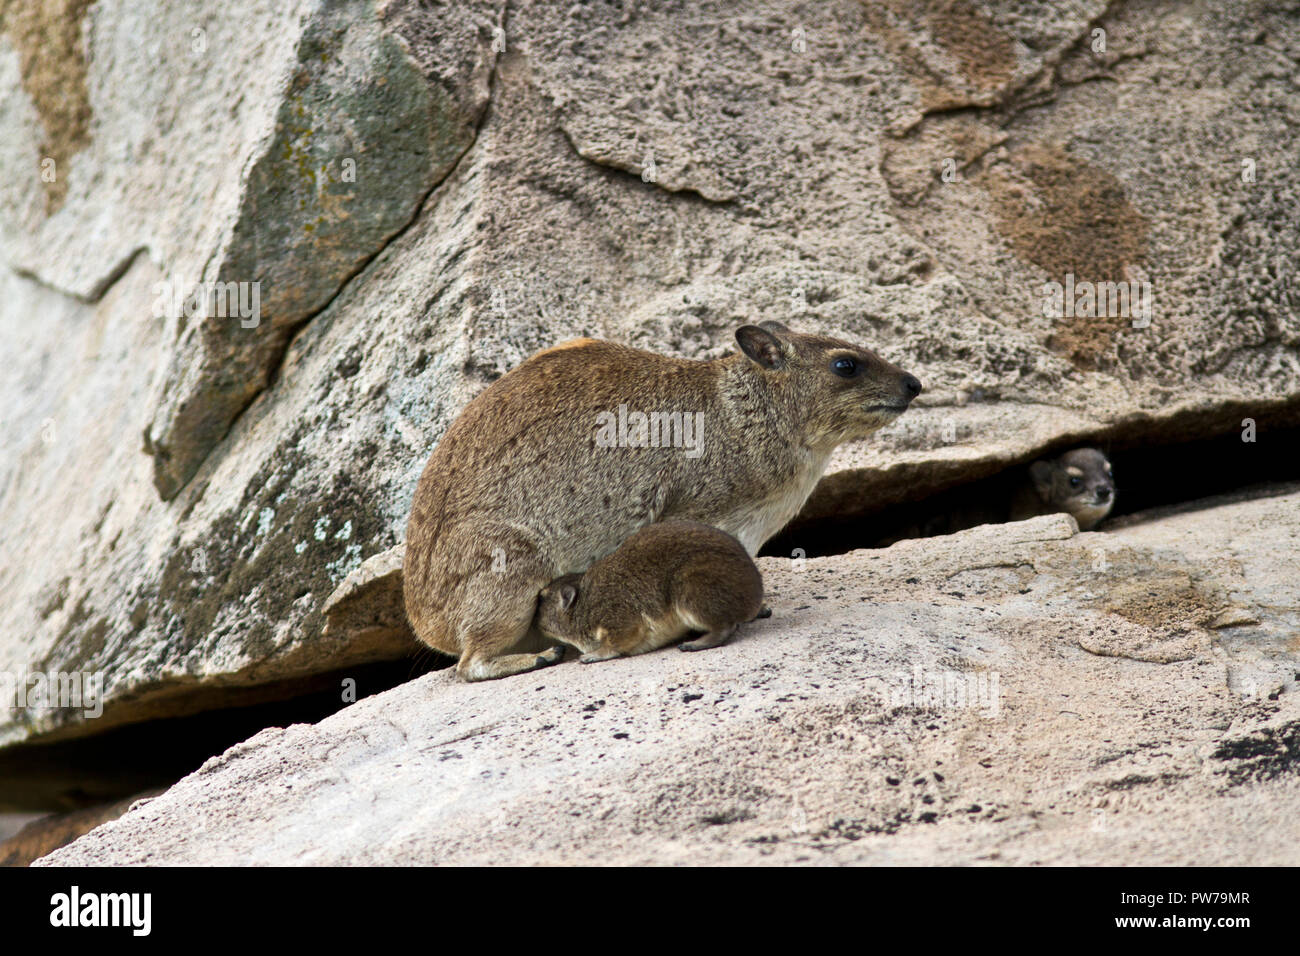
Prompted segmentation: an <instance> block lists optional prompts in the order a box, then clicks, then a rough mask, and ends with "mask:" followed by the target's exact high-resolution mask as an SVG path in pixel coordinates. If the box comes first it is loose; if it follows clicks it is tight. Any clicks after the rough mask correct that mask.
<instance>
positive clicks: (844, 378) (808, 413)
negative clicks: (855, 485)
mask: <svg viewBox="0 0 1300 956" xmlns="http://www.w3.org/2000/svg"><path fill="white" fill-rule="evenodd" d="M736 341H737V342H738V343H739V344H740V348H741V350H742V351H743V352H744V353H745V355H747V356H748V357H749V358H750V359H751V360H752V361H753V362H754V364H755V365H757V366H758V367H759V368H760V369H761V370H762V373H764V376H765V379H766V386H767V388H768V389H770V390H771V391H772V392H774V393H783V394H785V395H787V396H789V397H790V398H792V399H793V400H794V403H792V406H791V411H792V414H794V413H795V412H794V408H795V407H797V405H798V404H801V406H802V407H801V408H799V412H798V414H799V415H800V417H801V418H802V419H803V423H804V435H805V436H806V438H807V440H808V441H809V442H811V443H816V444H819V445H829V446H830V447H834V446H835V445H839V444H842V443H843V442H846V441H852V440H854V439H857V438H865V437H866V436H868V435H870V434H871V433H872V432H874V431H875V430H876V429H878V428H881V427H882V426H884V425H888V424H889V423H890V422H892V421H893V420H894V419H895V418H897V417H898V416H899V415H901V414H903V412H905V411H907V407H908V406H909V405H910V404H911V402H912V399H914V398H916V396H917V395H919V394H921V382H920V380H919V379H918V378H917V377H916V376H915V375H910V374H908V373H907V372H904V371H903V370H902V369H900V368H899V367H898V366H896V365H893V364H891V363H889V362H887V361H885V360H884V359H882V358H881V357H880V356H879V355H877V354H876V353H875V352H872V351H870V350H869V349H865V348H863V347H862V346H860V345H854V344H853V343H851V342H845V341H843V340H841V339H833V338H827V337H825V336H821V335H800V334H797V333H794V332H791V331H790V330H789V329H788V328H786V327H785V326H784V325H781V324H780V323H779V322H763V323H761V324H760V325H746V326H742V327H741V328H740V329H738V330H737V331H736Z"/></svg>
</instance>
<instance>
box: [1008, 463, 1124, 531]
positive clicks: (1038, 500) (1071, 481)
mask: <svg viewBox="0 0 1300 956" xmlns="http://www.w3.org/2000/svg"><path fill="white" fill-rule="evenodd" d="M1114 506H1115V479H1114V477H1113V476H1112V475H1111V469H1110V462H1109V461H1107V460H1106V456H1105V455H1103V454H1102V453H1101V452H1099V451H1098V450H1097V449H1095V448H1076V449H1075V450H1074V451H1067V452H1066V453H1065V454H1064V455H1061V456H1060V457H1059V458H1050V459H1044V460H1043V461H1036V462H1034V463H1033V464H1032V465H1030V466H1029V480H1028V481H1027V482H1026V483H1025V486H1024V487H1023V488H1022V489H1021V490H1020V492H1019V493H1018V494H1017V495H1016V496H1015V498H1014V500H1013V503H1012V507H1011V520H1012V521H1021V520H1023V519H1025V518H1033V517H1036V516H1038V515H1048V514H1056V513H1058V512H1062V511H1064V512H1067V513H1069V514H1072V515H1074V520H1075V521H1077V522H1078V523H1079V530H1081V531H1090V530H1092V529H1093V528H1095V527H1096V526H1097V524H1098V522H1100V521H1101V519H1102V518H1104V517H1106V515H1108V514H1110V509H1111V508H1113V507H1114Z"/></svg>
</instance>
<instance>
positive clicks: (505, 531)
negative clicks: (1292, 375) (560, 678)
mask: <svg viewBox="0 0 1300 956" xmlns="http://www.w3.org/2000/svg"><path fill="white" fill-rule="evenodd" d="M736 341H737V342H738V343H739V345H740V348H741V351H740V352H739V353H737V354H732V355H729V356H727V357H725V358H721V359H715V360H713V361H707V362H704V361H691V360H688V359H678V358H668V357H665V356H662V355H655V354H653V353H650V352H643V351H640V350H638V349H633V348H628V347H626V346H622V345H615V344H613V343H611V342H598V341H594V340H592V339H578V340H576V341H573V342H567V343H565V344H563V345H558V346H556V347H555V348H551V349H547V350H546V351H544V352H539V353H538V354H537V355H534V356H533V357H532V358H530V359H528V360H527V361H526V362H524V363H523V364H522V365H520V366H519V367H518V368H515V369H514V370H513V371H511V372H509V373H508V374H506V375H504V376H503V377H502V378H500V379H499V380H497V381H496V382H494V383H493V384H492V385H491V386H489V387H488V388H487V389H485V390H484V391H483V392H482V393H480V394H479V395H478V396H477V397H475V398H474V399H473V401H471V402H470V403H469V404H468V405H467V406H466V407H465V410H464V411H463V412H461V414H460V416H459V417H458V418H457V419H456V420H455V421H454V422H453V423H452V425H451V427H450V428H448V429H447V432H446V434H445V435H443V437H442V441H440V442H439V443H438V446H437V448H435V449H434V451H433V454H432V455H431V456H430V457H429V463H428V464H427V465H426V466H425V469H424V474H423V475H422V476H421V477H420V482H419V485H418V486H417V487H416V490H415V498H414V500H413V501H412V503H411V518H410V522H409V523H408V524H407V530H406V563H405V569H404V578H405V584H404V588H405V601H406V614H407V617H408V618H409V619H410V622H411V626H412V627H413V628H414V629H415V633H416V635H417V636H418V637H419V638H420V640H422V641H424V642H425V643H426V644H428V645H430V646H431V647H433V648H436V649H437V650H440V651H443V652H445V653H448V654H452V655H454V656H457V657H459V659H460V661H459V664H458V665H457V668H456V670H457V673H458V674H459V675H460V676H461V677H462V678H463V679H465V680H485V679H488V678H493V677H505V676H507V675H509V674H515V673H519V672H520V671H525V670H531V669H532V668H534V667H539V666H541V665H543V664H549V663H554V662H555V661H558V660H559V659H560V658H561V657H562V656H563V650H564V649H563V647H552V648H551V649H550V650H549V651H546V652H545V653H540V654H539V653H537V651H538V650H540V649H541V648H543V647H545V646H546V644H545V641H544V639H542V638H541V637H540V635H538V634H536V632H535V631H533V629H532V627H531V625H532V620H533V614H534V612H535V610H536V608H537V595H538V592H539V591H541V589H542V588H543V587H544V586H545V585H546V584H547V583H549V582H550V581H553V580H554V579H556V578H558V577H561V576H563V575H565V574H571V573H575V572H582V571H585V570H586V569H587V568H588V567H590V566H591V564H592V563H593V562H594V561H596V560H597V559H598V558H601V557H603V556H605V555H606V554H609V553H610V552H611V551H613V550H614V549H615V548H617V547H618V546H619V544H621V543H622V542H623V540H624V539H625V538H627V537H628V535H630V534H631V533H632V532H634V531H636V530H637V529H638V528H643V527H645V526H646V525H648V524H652V523H654V522H656V521H665V520H668V519H672V518H681V519H686V520H692V521H699V522H702V523H704V524H708V525H712V526H713V527H716V528H721V529H722V530H723V531H726V532H728V533H729V534H732V535H734V536H735V537H736V538H737V539H739V540H740V542H741V544H742V545H744V546H745V548H746V550H747V551H749V553H750V554H755V553H757V551H758V549H759V548H760V547H761V546H762V544H763V542H764V541H766V540H767V539H768V538H769V537H771V536H772V535H773V534H775V533H776V532H777V531H778V530H779V529H780V528H781V527H782V526H783V525H784V524H785V523H786V522H787V521H789V520H790V519H791V518H792V517H794V515H795V514H796V513H797V512H798V510H799V509H800V507H802V505H803V503H804V501H805V500H807V498H808V495H809V494H811V492H812V489H813V486H814V485H816V483H817V480H818V478H820V477H821V474H822V471H823V470H824V469H825V467H826V462H827V460H828V459H829V458H830V455H831V452H832V451H833V450H834V448H835V446H837V445H839V444H841V443H843V442H846V441H850V440H852V439H857V438H864V437H866V436H867V435H869V434H871V433H872V432H873V431H875V430H876V429H878V428H880V427H881V426H882V425H885V424H887V423H889V422H891V421H893V420H894V419H895V418H897V417H898V416H899V415H900V414H902V412H903V411H905V410H906V409H907V406H908V404H909V403H910V402H911V401H912V399H913V398H915V397H916V395H917V394H919V393H920V391H921V383H920V382H919V381H917V379H916V378H915V377H914V376H912V375H909V374H907V373H906V372H904V371H903V370H902V369H900V368H898V367H897V366H894V365H891V364H890V363H889V362H886V361H885V360H884V359H882V358H880V357H879V356H877V355H875V354H874V353H873V352H870V351H868V350H867V349H864V348H862V347H860V346H856V345H852V344H850V343H848V342H842V341H839V340H837V339H830V338H823V337H820V336H816V335H802V334H798V333H795V332H792V331H790V330H789V329H787V328H785V326H783V325H780V324H779V323H775V322H770V323H764V324H763V326H762V327H759V326H754V325H746V326H742V327H741V328H740V329H738V330H737V332H736ZM650 416H654V423H655V424H656V425H657V426H660V427H656V428H654V429H651V428H648V427H644V426H645V425H646V421H645V419H648V418H649V417H650ZM611 422H613V423H614V424H611ZM665 423H668V424H665ZM672 423H676V427H675V428H674V427H673V424H672ZM688 425H689V427H687V426H688ZM530 632H532V633H531V634H530ZM526 638H527V639H528V640H527V641H525V639H526Z"/></svg>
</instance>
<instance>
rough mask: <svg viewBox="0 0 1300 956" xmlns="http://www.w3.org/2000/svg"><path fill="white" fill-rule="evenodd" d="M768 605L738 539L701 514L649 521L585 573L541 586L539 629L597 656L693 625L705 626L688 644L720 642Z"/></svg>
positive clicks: (650, 646) (670, 636) (641, 649)
mask: <svg viewBox="0 0 1300 956" xmlns="http://www.w3.org/2000/svg"><path fill="white" fill-rule="evenodd" d="M762 611H763V576H762V575H761V574H759V572H758V568H757V567H756V566H755V565H754V559H753V558H751V557H750V556H749V552H747V551H746V550H745V548H744V547H743V546H742V545H741V543H740V542H739V541H737V540H736V539H735V538H733V537H732V536H731V535H729V534H727V533H726V532H725V531H719V530H718V529H717V528H710V527H709V526H708V525H704V524H700V523H699V522H696V521H665V522H663V523H661V524H652V525H648V526H647V527H644V528H642V529H641V530H640V531H638V532H637V533H636V534H634V535H632V536H631V537H630V538H628V539H627V540H626V541H624V542H623V544H622V545H621V546H620V547H619V549H618V550H617V551H615V552H614V553H613V554H608V555H606V556H605V557H603V558H601V559H600V560H599V561H597V562H596V563H595V564H593V565H592V566H591V567H590V568H588V569H587V573H586V574H566V575H565V576H564V577H562V578H558V579H557V580H555V581H552V582H551V583H550V584H549V585H547V586H546V587H544V588H542V593H541V601H540V603H539V604H538V607H537V629H538V630H539V631H541V632H542V636H544V637H546V638H548V639H550V640H553V641H561V642H563V643H565V644H569V645H571V646H573V647H576V648H577V649H578V650H580V651H582V652H583V657H582V662H583V663H584V664H590V663H592V662H594V661H605V660H609V659H610V658H612V657H626V656H630V655H632V654H644V653H646V652H647V651H653V650H655V649H657V648H660V647H663V646H664V645H665V644H671V643H672V642H673V641H675V640H678V639H679V638H681V637H685V636H686V635H687V634H688V633H690V632H691V631H703V632H704V633H703V634H702V635H701V636H700V637H698V638H696V639H695V640H693V641H687V642H686V643H684V644H680V645H678V646H679V647H680V648H681V649H682V650H684V651H702V650H704V649H705V648H709V647H718V646H720V645H722V644H725V643H727V640H728V639H729V638H730V637H731V635H732V632H734V631H735V629H736V625H738V624H743V623H744V622H746V621H752V620H754V618H756V617H759V616H761V614H762Z"/></svg>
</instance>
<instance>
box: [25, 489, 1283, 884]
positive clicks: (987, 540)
mask: <svg viewBox="0 0 1300 956" xmlns="http://www.w3.org/2000/svg"><path fill="white" fill-rule="evenodd" d="M1298 505H1300V492H1293V493H1292V494H1290V495H1289V496H1283V497H1272V498H1263V499H1254V500H1245V501H1237V502H1226V503H1222V504H1220V505H1219V507H1217V508H1214V509H1213V510H1210V511H1202V512H1197V513H1196V514H1194V515H1172V516H1169V517H1166V518H1161V519H1159V520H1156V521H1153V522H1149V523H1146V524H1142V525H1135V526H1133V527H1130V528H1127V529H1124V530H1121V531H1119V532H1117V533H1114V534H1101V533H1088V534H1080V533H1078V532H1077V529H1076V527H1075V525H1074V522H1073V519H1070V518H1068V517H1066V516H1049V517H1045V518H1036V519H1033V520H1031V521H1026V522H1019V523H1016V524H1008V525H1000V526H984V527H981V528H976V529H972V530H971V531H967V532H963V533H961V534H957V535H952V536H949V537H940V538H931V539H927V540H924V541H907V542H902V543H900V544H898V545H895V546H894V547H892V548H889V549H887V550H881V551H857V552H852V553H850V554H847V555H843V556H838V557H833V558H825V559H818V560H808V561H805V562H803V563H799V562H788V561H783V560H777V559H763V560H762V561H761V562H760V564H761V567H762V570H763V573H764V576H765V579H766V583H767V589H768V595H767V600H768V603H769V604H770V605H771V607H772V608H773V612H774V613H773V616H772V618H771V619H769V620H766V621H759V622H754V623H752V624H750V625H747V626H746V628H745V629H744V630H743V631H742V632H741V634H740V635H739V636H738V638H737V639H736V640H735V641H734V642H733V643H732V644H730V645H728V646H726V647H725V648H721V649H718V650H716V651H710V652H707V653H696V654H683V653H680V652H678V651H677V650H675V649H672V648H668V649H665V650H663V651H660V652H656V653H653V654H648V655H644V656H641V657H637V658H629V659H623V660H619V661H614V662H608V663H603V664H599V665H590V666H584V665H581V664H579V663H577V662H572V661H569V662H564V663H562V664H559V665H557V666H554V667H551V668H548V669H545V670H541V671H536V672H533V673H531V674H526V675H519V676H517V677H514V678H509V679H506V680H503V681H495V682H488V683H483V684H461V683H456V682H454V681H453V680H452V678H451V675H450V674H449V673H448V672H446V671H443V672H439V673H435V674H430V675H427V676H425V677H422V678H420V679H418V680H416V681H413V682H411V683H408V684H404V685H402V686H400V687H397V688H395V689H393V690H390V691H387V692H385V693H382V694H379V695H376V696H374V697H370V698H366V699H364V700H361V701H359V702H357V703H356V704H354V705H352V706H350V707H348V708H347V709H346V710H344V711H342V712H340V713H338V714H335V715H334V716H332V717H329V718H327V719H326V720H324V721H322V722H321V723H319V724H317V725H294V726H290V727H287V728H284V729H279V728H271V729H267V730H265V731H263V732H261V733H259V734H258V735H256V736H255V737H253V738H252V739H250V740H248V741H246V742H244V743H242V744H239V745H237V746H235V747H233V748H231V749H230V750H228V751H227V752H226V753H224V754H222V755H220V756H218V757H215V758H213V759H212V760H209V761H208V762H207V763H206V764H205V765H204V766H203V767H202V768H200V769H199V770H198V771H197V772H196V773H194V774H192V775H190V776H189V777H186V778H185V779H183V780H181V781H180V782H179V783H177V784H176V785H175V786H174V787H172V788H171V789H170V790H169V791H167V792H166V793H164V794H163V795H161V796H159V797H157V798H156V799H154V800H151V801H148V802H146V803H143V804H140V805H137V806H136V807H135V808H134V809H132V810H131V811H130V812H129V813H127V814H126V815H125V816H123V817H122V818H120V819H119V820H116V821H114V822H112V823H108V824H106V825H104V826H102V827H100V828H98V829H96V830H94V831H92V832H91V833H90V834H88V835H87V836H85V837H82V838H81V839H79V840H77V841H76V842H75V843H73V844H71V845H69V846H67V847H65V848H63V849H60V850H58V851H56V852H54V853H53V854H51V855H50V856H48V857H46V858H44V860H43V861H42V863H44V864H49V865H101V864H110V865H118V864H168V865H171V864H394V863H396V864H421V863H465V864H484V863H515V864H537V863H574V862H584V863H606V864H608V863H636V864H675V863H692V864H699V863H796V862H799V863H868V864H909V863H913V864H931V863H943V864H992V863H1010V864H1035V863H1047V864H1065V863H1069V864H1077V863H1084V864H1158V865H1190V864H1229V863H1231V864H1291V865H1294V864H1296V863H1300V849H1298V848H1300V775H1298V774H1297V773H1296V769H1297V754H1300V707H1297V705H1296V699H1297V698H1296V694H1295V690H1296V678H1297V676H1300V675H1297V674H1296V673H1295V670H1296V669H1297V663H1296V648H1295V647H1294V635H1295V631H1294V629H1293V628H1292V627H1290V625H1289V623H1288V621H1289V619H1288V618H1286V615H1287V614H1294V612H1293V611H1291V612H1287V611H1281V612H1279V611H1277V607H1290V608H1294V607H1296V606H1297V604H1298V603H1300V601H1298V600H1297V599H1298V598H1300V594H1297V591H1298V590H1300V549H1297V548H1296V543H1297V539H1300V507H1298ZM1265 556H1267V557H1265ZM1263 561H1268V562H1269V563H1270V564H1271V565H1272V566H1271V567H1268V568H1265V567H1263V566H1262V564H1261V562H1263ZM1256 602H1268V606H1264V604H1261V603H1256ZM1272 602H1277V604H1276V605H1274V604H1273V603H1272ZM1234 607H1235V608H1237V609H1239V610H1242V611H1245V612H1247V613H1249V614H1252V615H1255V616H1256V618H1257V619H1258V621H1259V623H1258V624H1254V625H1238V626H1240V627H1253V628H1255V629H1256V630H1259V631H1261V632H1262V633H1261V634H1260V641H1259V642H1258V644H1257V645H1256V646H1264V645H1266V644H1267V643H1268V642H1269V640H1273V639H1276V640H1278V641H1282V640H1283V638H1284V637H1286V636H1289V639H1290V644H1291V646H1290V648H1289V650H1288V649H1287V648H1286V647H1285V646H1284V645H1279V646H1278V647H1276V648H1275V650H1276V652H1277V654H1276V656H1275V657H1274V658H1273V659H1272V661H1271V662H1268V663H1270V664H1278V663H1279V662H1280V661H1281V660H1282V659H1283V658H1285V659H1286V660H1288V661H1289V664H1288V666H1289V667H1290V668H1291V673H1290V674H1289V675H1284V674H1283V673H1282V671H1281V670H1280V669H1279V670H1277V671H1276V672H1275V676H1276V678H1277V681H1276V682H1274V681H1270V680H1268V679H1266V678H1264V677H1263V676H1262V674H1263V673H1264V671H1265V670H1267V667H1264V668H1261V666H1260V665H1261V662H1260V661H1259V660H1257V659H1254V658H1247V659H1242V658H1241V656H1240V655H1238V654H1237V653H1235V652H1234V650H1233V648H1232V647H1231V645H1230V644H1229V642H1228V641H1226V640H1225V639H1224V638H1223V632H1221V631H1220V632H1218V633H1216V632H1215V631H1214V630H1213V629H1212V628H1213V626H1214V622H1215V621H1217V620H1218V619H1219V618H1220V616H1221V615H1222V613H1223V611H1224V610H1225V609H1227V608H1234ZM1278 614H1281V615H1282V616H1281V617H1278V616H1277V615H1278ZM1288 654H1289V657H1288V656H1287V655H1288Z"/></svg>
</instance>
